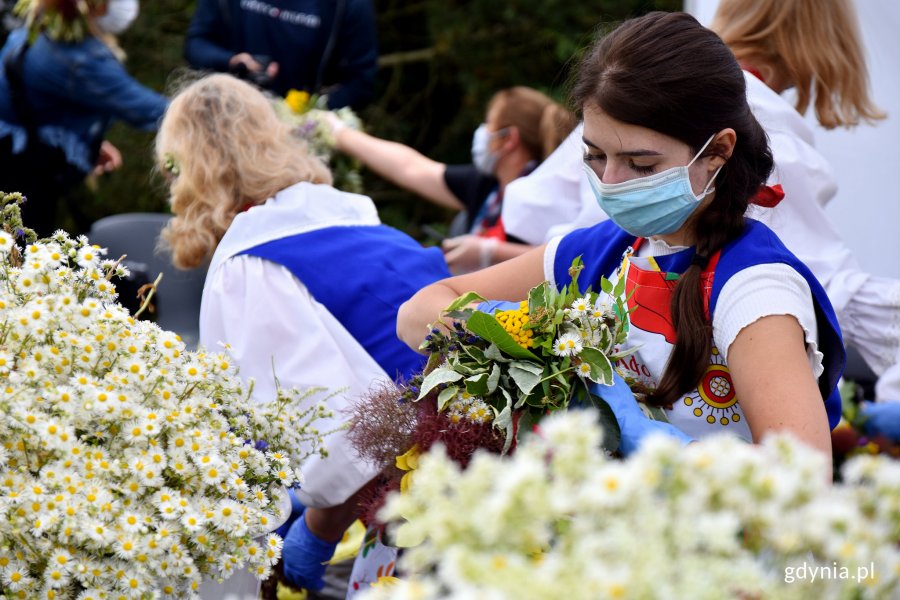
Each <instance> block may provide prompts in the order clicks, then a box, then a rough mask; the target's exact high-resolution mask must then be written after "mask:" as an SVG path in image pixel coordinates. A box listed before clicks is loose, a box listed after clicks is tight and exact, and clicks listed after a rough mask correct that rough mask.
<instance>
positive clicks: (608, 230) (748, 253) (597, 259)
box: [553, 219, 846, 428]
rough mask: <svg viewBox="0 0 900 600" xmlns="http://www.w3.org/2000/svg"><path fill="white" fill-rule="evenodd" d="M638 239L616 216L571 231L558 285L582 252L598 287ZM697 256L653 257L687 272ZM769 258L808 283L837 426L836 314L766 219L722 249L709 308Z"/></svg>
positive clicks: (828, 403)
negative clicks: (732, 281)
mask: <svg viewBox="0 0 900 600" xmlns="http://www.w3.org/2000/svg"><path fill="white" fill-rule="evenodd" d="M635 240H636V238H635V237H634V236H633V235H631V234H629V233H628V232H626V231H624V230H622V229H621V228H619V227H618V226H617V225H616V224H615V223H613V222H612V221H604V222H602V223H599V224H598V225H595V226H593V227H589V228H586V229H579V230H576V231H573V232H572V233H570V234H569V235H567V236H566V237H564V238H563V239H562V240H561V241H560V244H559V246H558V248H557V252H556V256H555V258H554V263H553V274H554V278H555V282H556V285H557V286H558V287H560V288H562V286H564V285H566V284H567V283H569V281H571V277H570V276H569V273H568V269H569V266H570V265H571V264H572V261H573V260H574V259H575V258H576V257H578V256H581V257H582V261H583V262H584V270H583V271H582V272H581V275H580V276H579V282H580V284H581V285H580V287H582V288H585V287H587V286H588V285H589V284H593V288H594V289H599V284H598V282H599V279H600V277H601V276H603V277H609V276H610V275H611V274H612V273H613V272H614V271H615V270H616V268H617V267H618V266H619V264H620V262H621V260H622V255H623V254H624V252H625V251H626V250H627V249H628V248H629V247H630V246H631V245H632V244H634V243H635ZM693 256H694V250H693V249H692V248H691V249H688V250H684V251H682V252H677V253H675V254H672V255H668V256H658V257H655V258H656V261H657V262H658V263H659V266H660V269H662V270H663V271H666V272H672V273H683V272H684V271H685V269H687V267H688V266H689V265H690V262H691V259H692V258H693ZM771 263H783V264H786V265H788V266H790V267H792V268H793V269H794V270H796V271H797V272H798V273H799V274H800V275H801V276H802V277H803V278H804V279H805V280H806V282H807V283H808V284H809V288H810V291H811V292H812V296H813V304H814V306H815V313H816V323H817V325H818V337H819V341H818V345H819V350H820V351H821V352H822V354H823V355H824V358H823V366H824V368H825V370H824V372H823V373H822V375H821V376H820V377H819V382H818V383H819V391H820V392H821V394H822V398H823V399H824V401H825V409H826V412H827V413H828V422H829V424H830V426H831V427H832V428H834V427H835V426H836V425H837V424H838V421H840V418H841V399H840V394H839V392H838V389H837V384H838V380H839V379H840V377H841V374H842V373H843V371H844V363H845V362H846V352H845V350H844V345H843V341H842V340H841V331H840V327H839V325H838V321H837V316H836V315H835V313H834V309H833V308H832V307H831V302H830V301H829V300H828V296H827V294H826V293H825V289H824V288H823V287H822V285H821V284H820V283H819V281H818V280H817V279H816V278H815V276H814V275H813V274H812V272H811V271H810V270H809V269H808V268H807V267H806V265H804V264H803V263H802V262H800V260H799V259H798V258H797V257H795V256H794V255H793V254H792V253H791V252H790V251H789V250H788V249H787V248H786V247H785V246H784V244H783V243H782V242H781V240H779V239H778V236H776V235H775V233H773V232H772V231H771V230H770V229H769V228H768V227H766V226H765V225H763V224H762V223H759V222H758V221H754V220H752V219H747V221H746V227H745V228H744V231H743V233H742V234H741V235H740V236H739V237H738V238H737V239H734V240H732V241H731V242H729V243H728V244H726V245H725V246H724V247H723V248H722V250H721V252H720V255H719V259H718V262H717V263H716V266H715V271H714V273H713V279H712V286H711V287H710V288H709V289H708V290H707V293H708V294H709V297H708V298H707V304H708V306H709V313H710V315H713V314H714V313H715V308H716V301H717V300H718V298H719V293H720V292H721V291H722V287H723V286H724V285H725V283H726V282H727V281H728V280H729V279H730V278H731V277H732V276H733V275H735V274H736V273H738V272H740V271H742V270H744V269H747V268H749V267H752V266H755V265H762V264H771Z"/></svg>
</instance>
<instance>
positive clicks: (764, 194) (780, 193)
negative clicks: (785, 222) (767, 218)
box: [750, 184, 784, 208]
mask: <svg viewBox="0 0 900 600" xmlns="http://www.w3.org/2000/svg"><path fill="white" fill-rule="evenodd" d="M783 199H784V190H783V189H782V188H781V184H776V185H762V186H760V187H759V191H758V192H756V195H755V196H753V197H752V198H750V204H756V205H757V206H762V207H765V208H774V207H776V206H778V203H779V202H781V201H782V200H783Z"/></svg>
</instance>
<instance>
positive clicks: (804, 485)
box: [364, 410, 900, 600]
mask: <svg viewBox="0 0 900 600" xmlns="http://www.w3.org/2000/svg"><path fill="white" fill-rule="evenodd" d="M591 412H592V411H590V410H587V411H570V412H568V413H564V414H559V415H554V416H551V417H549V418H548V419H546V420H544V421H543V422H542V424H541V429H540V432H539V435H531V436H529V437H527V438H526V439H524V440H522V442H521V443H520V445H519V447H518V449H517V450H516V452H515V454H513V455H510V456H506V457H501V456H497V455H494V454H489V453H486V452H479V453H477V454H476V455H475V457H474V458H473V460H472V461H471V463H470V464H469V466H468V468H467V469H465V470H463V469H461V468H460V466H459V465H458V463H457V462H456V461H454V460H452V459H450V458H449V457H448V456H447V454H446V452H445V450H444V449H443V448H442V447H440V446H438V447H436V448H434V449H433V450H432V451H431V452H429V453H428V454H425V455H423V456H421V457H420V458H419V461H418V467H417V469H416V480H415V484H414V485H413V486H411V487H410V489H409V491H408V492H407V493H404V494H393V495H391V497H390V499H389V500H388V503H387V506H386V508H385V509H384V511H383V513H382V517H383V518H384V519H386V520H390V521H393V522H396V523H397V524H396V525H392V526H390V527H389V529H390V528H393V529H394V530H395V532H394V535H395V537H396V539H398V540H399V541H400V542H401V543H403V544H404V545H406V546H410V548H408V549H407V550H406V551H405V552H404V553H403V554H402V555H401V557H400V561H399V569H400V572H401V573H404V576H403V577H402V579H403V580H402V581H397V580H395V581H393V585H391V586H390V587H386V588H381V587H379V588H377V589H373V590H371V591H369V592H367V593H366V595H365V596H364V597H365V598H366V599H367V600H377V599H381V598H392V599H394V600H402V599H407V598H408V599H412V598H416V599H418V600H425V599H430V598H523V599H529V598H554V597H563V598H572V599H574V600H578V599H582V598H583V599H586V600H587V599H591V600H593V599H597V598H615V599H621V600H626V599H630V598H635V599H653V598H698V599H704V598H708V599H719V598H778V599H785V598H796V599H805V598H896V597H897V592H898V590H900V545H898V542H900V534H898V532H900V464H898V463H897V462H895V461H892V460H890V459H887V458H885V457H881V456H863V457H857V458H855V459H853V460H851V461H850V462H848V463H847V464H846V465H845V467H844V472H843V478H844V482H843V483H841V484H835V485H833V486H832V485H830V483H829V482H828V481H827V480H826V479H825V478H823V477H822V473H823V472H824V471H825V463H826V462H827V460H828V458H827V457H825V456H822V455H821V454H820V453H817V452H816V451H814V450H812V449H809V448H807V447H805V446H802V445H801V444H800V443H798V442H795V441H794V440H793V439H791V438H788V437H778V436H770V437H769V438H767V439H766V440H765V441H764V442H763V443H762V444H760V445H750V444H746V443H744V442H742V441H740V440H737V439H735V438H733V437H726V436H722V437H716V438H711V439H707V440H704V441H701V442H698V443H694V444H690V445H688V446H686V447H681V446H680V445H679V444H678V443H677V442H676V441H674V440H671V439H668V438H666V437H664V436H663V437H657V438H655V439H650V440H648V443H647V444H646V446H644V447H642V449H641V450H639V451H638V452H637V453H635V454H633V455H632V456H630V457H629V458H628V459H627V460H625V461H619V460H610V458H609V457H608V456H607V454H606V453H604V452H603V451H601V450H600V445H601V437H602V435H601V430H600V428H599V427H598V425H597V423H596V418H595V416H593V415H591V414H590V413H591Z"/></svg>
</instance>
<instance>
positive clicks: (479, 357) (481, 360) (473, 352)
mask: <svg viewBox="0 0 900 600" xmlns="http://www.w3.org/2000/svg"><path fill="white" fill-rule="evenodd" d="M463 350H464V351H465V353H466V354H468V355H469V356H471V357H472V358H473V359H474V360H475V362H477V363H478V364H479V365H483V364H485V363H486V362H488V361H487V359H486V358H485V356H484V350H482V349H481V348H479V347H478V346H472V345H471V344H464V345H463Z"/></svg>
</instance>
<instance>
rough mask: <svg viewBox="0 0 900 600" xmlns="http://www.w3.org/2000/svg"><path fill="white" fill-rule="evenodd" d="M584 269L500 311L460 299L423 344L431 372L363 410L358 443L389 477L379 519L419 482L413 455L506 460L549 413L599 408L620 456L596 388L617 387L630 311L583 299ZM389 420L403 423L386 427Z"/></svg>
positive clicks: (377, 495) (374, 396) (588, 296)
mask: <svg viewBox="0 0 900 600" xmlns="http://www.w3.org/2000/svg"><path fill="white" fill-rule="evenodd" d="M581 269H582V266H581V263H580V260H578V259H576V261H574V262H573V264H572V267H571V269H570V272H571V274H572V282H571V284H569V285H568V286H566V287H565V288H563V289H562V290H556V289H555V288H554V287H553V286H551V285H550V284H549V283H548V282H544V283H542V284H540V285H538V286H536V287H535V288H533V289H532V290H531V291H530V293H529V294H528V299H527V300H525V301H522V302H520V303H519V304H518V306H516V307H515V308H513V309H510V310H497V311H494V312H495V313H496V314H489V313H487V312H481V311H478V310H475V309H474V308H473V305H474V304H475V303H479V302H483V301H484V299H483V298H481V297H479V296H478V295H476V294H473V293H469V294H466V295H464V296H462V297H460V298H458V299H457V300H455V301H454V302H453V303H452V304H451V305H450V306H449V307H448V308H447V309H446V311H445V312H444V315H443V316H442V318H441V321H440V323H439V324H437V325H436V326H435V327H434V328H433V329H432V330H431V333H430V334H429V335H428V336H427V338H426V340H425V342H424V343H423V345H422V349H424V350H426V351H427V352H428V353H429V354H430V357H429V360H428V364H427V365H426V368H425V370H424V372H423V373H421V374H419V375H417V376H415V377H413V378H412V379H410V380H409V381H407V382H405V383H404V384H403V385H400V386H398V387H396V388H393V389H385V388H384V387H379V388H378V389H376V390H373V391H372V393H371V394H369V395H368V396H367V397H365V398H363V399H362V400H361V401H360V402H358V403H357V404H356V405H355V407H354V411H353V417H352V421H351V422H352V425H351V430H350V434H349V437H350V440H351V442H352V443H353V445H354V447H355V448H356V450H357V452H358V453H359V454H360V456H362V457H364V458H365V459H367V460H369V461H371V462H372V463H373V464H376V465H378V466H379V467H381V468H382V475H383V480H384V481H383V485H380V486H379V487H377V489H376V490H375V491H374V492H372V493H371V494H370V495H369V496H368V497H367V498H365V499H364V500H363V502H362V504H363V508H364V512H365V513H366V514H367V515H369V516H370V517H372V518H373V519H372V520H375V521H376V522H377V513H378V509H379V508H380V507H381V506H382V505H383V503H384V500H385V497H386V494H387V493H389V492H391V491H393V490H397V489H401V488H402V489H409V488H414V487H415V486H416V485H417V483H414V482H417V481H418V480H417V478H416V477H415V476H414V474H413V469H412V468H408V467H409V465H410V463H409V460H408V457H409V456H410V451H411V449H413V448H415V449H417V450H416V452H414V453H413V454H414V455H418V453H424V452H428V451H429V450H430V449H431V448H432V446H434V445H435V444H440V445H442V446H443V447H444V448H445V451H446V454H447V456H449V457H450V459H452V460H453V461H454V462H455V463H456V464H457V465H459V466H460V467H462V468H465V467H466V466H467V465H468V464H469V462H470V460H471V458H472V455H473V454H474V453H475V451H476V450H478V449H485V450H488V451H491V452H495V453H507V452H509V451H510V449H512V448H513V447H514V444H515V442H516V439H517V437H519V436H520V435H522V434H523V433H524V432H527V431H529V430H530V429H532V428H533V425H534V424H535V423H537V422H538V421H540V420H541V419H543V418H544V417H545V416H546V415H547V414H549V413H552V412H555V411H558V410H564V409H566V408H568V407H569V406H570V405H571V404H572V403H578V404H586V405H591V406H596V407H597V408H598V412H599V415H600V422H601V425H602V427H603V429H604V432H605V434H606V435H605V438H604V440H605V443H606V450H608V451H610V452H612V451H615V450H616V449H617V447H618V443H619V429H618V425H617V423H616V419H615V415H613V413H612V411H611V410H610V409H609V406H608V405H607V404H606V403H605V402H604V401H603V400H601V399H599V398H597V397H596V396H593V395H592V394H591V393H590V391H589V385H590V384H591V383H599V384H603V385H609V384H611V383H612V380H613V366H612V365H613V363H614V362H615V361H616V360H618V359H619V358H620V357H621V356H622V354H620V353H619V352H618V350H617V345H618V344H619V343H621V342H622V341H623V340H624V337H625V325H624V318H625V316H626V310H627V309H626V308H625V306H624V300H613V302H615V304H613V305H611V306H607V305H604V304H602V303H601V301H600V299H599V298H600V294H598V293H596V292H592V291H590V290H588V291H586V292H581V291H580V290H579V287H578V274H579V273H580V271H581ZM600 285H601V287H602V289H604V291H606V292H607V293H608V292H615V294H614V295H613V296H612V297H614V298H622V295H623V294H622V292H623V291H624V290H623V289H618V290H614V289H613V286H612V285H611V284H610V282H609V281H607V280H605V279H604V280H601V282H600ZM621 286H624V284H621ZM413 407H414V408H413ZM389 423H403V426H402V427H385V426H384V425H385V424H389ZM388 428H390V429H391V431H390V432H388V431H385V430H386V429H388ZM395 457H401V460H400V461H399V462H397V461H396V460H395ZM401 465H402V466H401Z"/></svg>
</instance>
